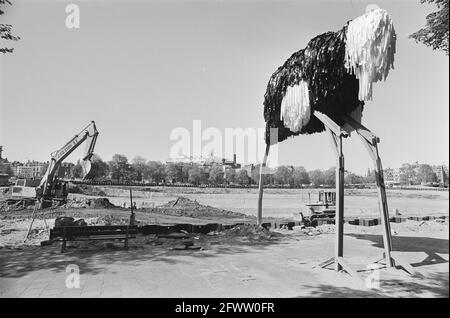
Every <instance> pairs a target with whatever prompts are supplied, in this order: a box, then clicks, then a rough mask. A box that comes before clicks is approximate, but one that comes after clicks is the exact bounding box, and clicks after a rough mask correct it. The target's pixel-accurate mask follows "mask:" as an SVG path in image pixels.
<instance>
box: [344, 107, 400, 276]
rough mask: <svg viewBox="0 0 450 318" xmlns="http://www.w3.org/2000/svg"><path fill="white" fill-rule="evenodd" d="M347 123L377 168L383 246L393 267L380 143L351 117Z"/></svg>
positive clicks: (390, 265)
mask: <svg viewBox="0 0 450 318" xmlns="http://www.w3.org/2000/svg"><path fill="white" fill-rule="evenodd" d="M345 121H346V122H347V123H348V124H349V125H350V126H351V127H352V128H353V129H355V130H356V132H357V133H358V136H359V138H360V139H361V142H362V143H363V145H364V146H365V148H366V150H367V152H368V153H369V155H370V157H371V158H372V161H373V163H374V166H375V179H376V183H377V188H378V204H379V208H380V215H381V223H382V225H383V244H384V255H385V258H386V265H387V266H388V267H392V266H393V262H392V258H391V250H392V237H391V227H390V223H389V210H388V205H387V199H386V187H385V185H384V178H383V166H382V165H381V159H380V156H379V154H378V146H377V144H378V142H379V141H380V140H379V138H378V137H377V136H375V135H374V134H373V133H372V132H371V131H370V130H369V129H367V128H366V127H364V126H363V125H361V124H360V123H358V122H356V121H355V120H354V119H353V118H351V117H350V116H347V117H345Z"/></svg>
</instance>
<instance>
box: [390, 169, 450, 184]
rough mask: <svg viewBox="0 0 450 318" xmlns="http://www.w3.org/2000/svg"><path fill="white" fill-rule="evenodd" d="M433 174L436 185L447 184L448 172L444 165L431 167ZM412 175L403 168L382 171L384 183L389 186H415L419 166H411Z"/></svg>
mask: <svg viewBox="0 0 450 318" xmlns="http://www.w3.org/2000/svg"><path fill="white" fill-rule="evenodd" d="M431 168H432V170H433V172H434V173H435V174H436V178H437V180H436V181H437V183H439V184H440V185H443V186H448V184H449V170H448V166H446V165H433V166H431ZM412 171H413V172H414V173H413V174H411V173H408V171H407V170H405V169H404V168H387V169H384V170H383V172H384V181H385V183H386V184H387V185H389V184H391V185H392V184H417V183H419V181H418V174H419V164H418V163H416V164H414V165H412Z"/></svg>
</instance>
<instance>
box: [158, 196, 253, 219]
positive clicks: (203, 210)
mask: <svg viewBox="0 0 450 318" xmlns="http://www.w3.org/2000/svg"><path fill="white" fill-rule="evenodd" d="M150 210H151V212H155V213H162V214H167V215H175V216H188V217H210V216H222V217H247V216H246V215H245V214H242V213H237V212H232V211H227V210H223V209H218V208H215V207H212V206H209V205H203V204H200V203H198V202H197V201H196V200H191V199H189V198H186V197H181V196H180V197H178V198H177V199H175V200H172V201H169V202H167V203H166V204H164V205H161V206H158V207H155V208H152V209H150Z"/></svg>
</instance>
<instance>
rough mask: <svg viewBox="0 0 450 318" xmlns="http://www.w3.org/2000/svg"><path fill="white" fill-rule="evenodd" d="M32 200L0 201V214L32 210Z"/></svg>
mask: <svg viewBox="0 0 450 318" xmlns="http://www.w3.org/2000/svg"><path fill="white" fill-rule="evenodd" d="M34 203H35V202H34V201H33V200H27V199H23V200H4V201H0V212H10V211H20V210H25V209H34Z"/></svg>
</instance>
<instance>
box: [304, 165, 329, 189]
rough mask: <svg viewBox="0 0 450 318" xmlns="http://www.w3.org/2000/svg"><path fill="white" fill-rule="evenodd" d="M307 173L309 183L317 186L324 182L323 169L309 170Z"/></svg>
mask: <svg viewBox="0 0 450 318" xmlns="http://www.w3.org/2000/svg"><path fill="white" fill-rule="evenodd" d="M308 175H309V179H310V180H311V183H312V184H313V185H314V186H315V187H319V186H321V185H323V184H324V183H325V176H324V174H323V171H322V170H320V169H316V170H313V171H310V172H309V173H308Z"/></svg>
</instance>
